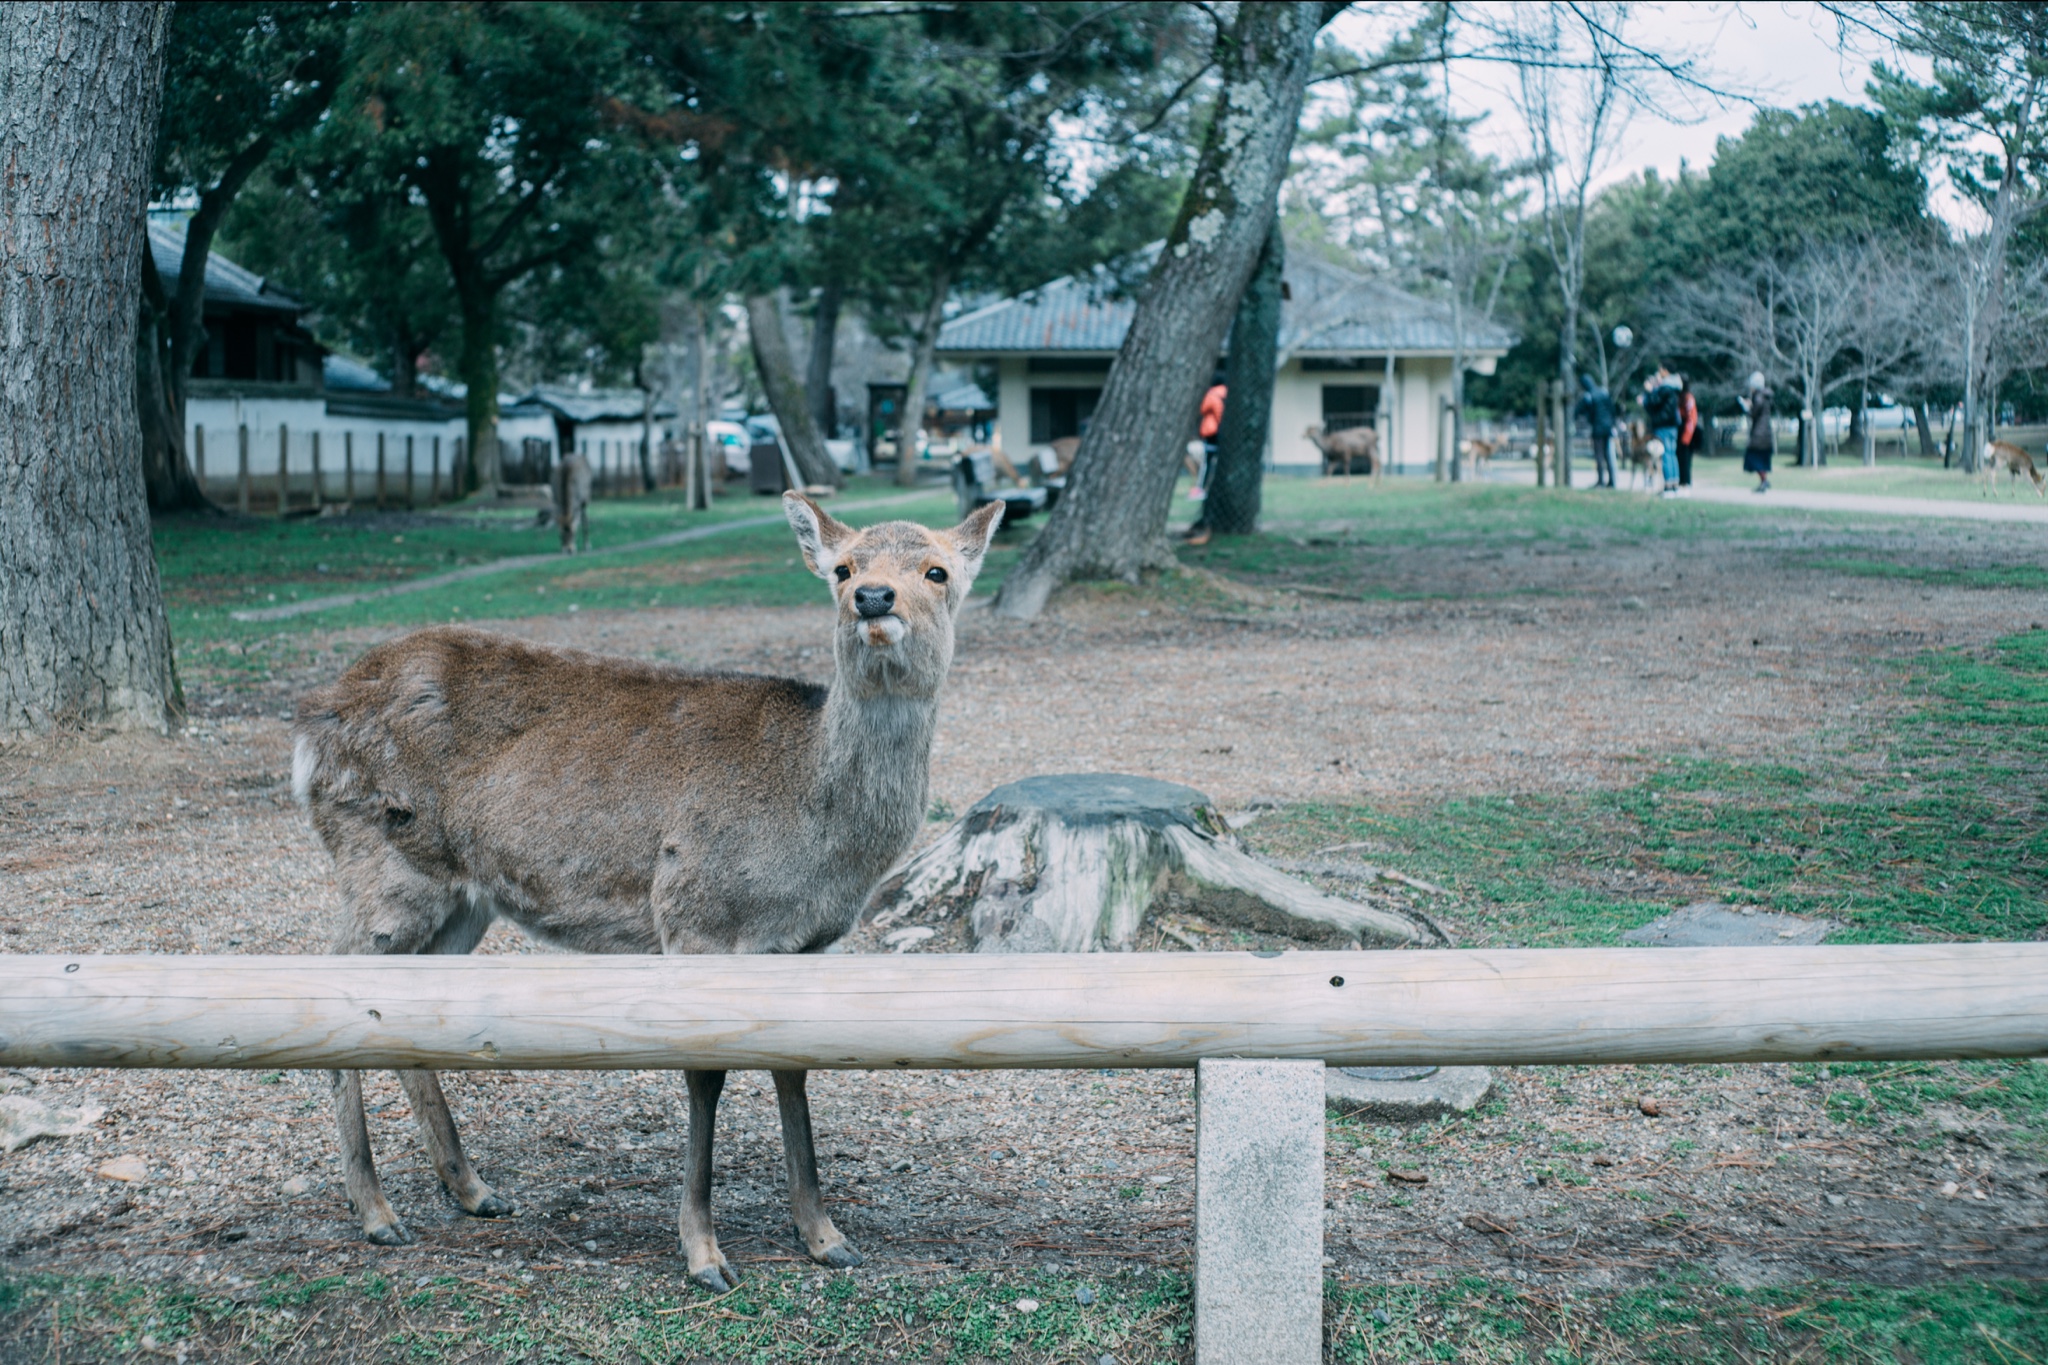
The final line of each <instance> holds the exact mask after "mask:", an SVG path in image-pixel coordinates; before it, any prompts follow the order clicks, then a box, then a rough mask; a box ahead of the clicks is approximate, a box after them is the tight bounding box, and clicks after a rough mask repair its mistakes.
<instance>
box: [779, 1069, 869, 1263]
mask: <svg viewBox="0 0 2048 1365" xmlns="http://www.w3.org/2000/svg"><path fill="white" fill-rule="evenodd" d="M773 1074H774V1076H775V1106H776V1108H777V1109H778V1110H780V1111H781V1114H782V1159H783V1162H784V1164H785V1165H786V1166H787V1167H788V1170H789V1212H790V1215H791V1216H792V1217H794V1218H795V1219H796V1230H797V1234H798V1235H799V1236H801V1237H802V1238H803V1239H804V1252H805V1254H806V1255H808V1256H809V1257H810V1258H811V1259H812V1260H814V1261H816V1262H817V1263H818V1264H819V1265H829V1266H831V1267H833V1268H834V1269H836V1270H844V1269H847V1268H849V1267H852V1266H857V1265H859V1264H860V1263H861V1256H860V1253H859V1252H858V1251H855V1250H854V1249H853V1244H852V1243H851V1242H849V1241H847V1240H846V1235H845V1234H844V1233H842V1232H841V1231H840V1230H839V1229H838V1228H836V1227H834V1226H833V1225H832V1218H831V1215H829V1214H827V1213H826V1212H825V1197H824V1196H823V1195H822V1194H820V1193H819V1192H818V1153H817V1148H816V1147H815V1146H814V1145H813V1143H812V1140H811V1101H810V1098H809V1096H807V1095H805V1094H804V1078H805V1077H806V1076H807V1075H808V1074H809V1073H807V1072H803V1071H777V1072H774V1073H773Z"/></svg>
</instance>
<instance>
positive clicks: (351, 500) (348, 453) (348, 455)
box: [341, 431, 356, 512]
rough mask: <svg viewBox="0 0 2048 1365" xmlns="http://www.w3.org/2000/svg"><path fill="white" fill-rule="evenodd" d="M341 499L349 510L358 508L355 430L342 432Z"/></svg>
mask: <svg viewBox="0 0 2048 1365" xmlns="http://www.w3.org/2000/svg"><path fill="white" fill-rule="evenodd" d="M341 500H342V502H343V503H344V504H345V505H346V506H347V507H348V510H349V511H351V512H353V511H355V510H356V434H355V432H353V431H344V432H343V433H341Z"/></svg>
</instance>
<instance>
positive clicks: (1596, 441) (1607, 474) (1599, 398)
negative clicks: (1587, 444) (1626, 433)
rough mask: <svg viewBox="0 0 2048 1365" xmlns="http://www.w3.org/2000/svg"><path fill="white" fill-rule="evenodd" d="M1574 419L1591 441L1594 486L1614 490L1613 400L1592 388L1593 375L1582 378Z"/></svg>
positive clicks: (1597, 388) (1582, 376)
mask: <svg viewBox="0 0 2048 1365" xmlns="http://www.w3.org/2000/svg"><path fill="white" fill-rule="evenodd" d="M1573 415H1574V416H1576V417H1579V418H1581V419H1582V420H1583V421H1584V422H1585V424H1586V430H1587V432H1588V433H1589V434H1590V435H1591V436H1592V438H1593V471H1594V475H1595V478H1594V480H1593V486H1594V487H1595V488H1612V487H1614V417H1615V411H1614V396H1613V395H1612V394H1610V393H1608V392H1607V390H1605V389H1603V388H1601V387H1600V386H1599V385H1598V384H1595V383H1594V382H1593V376H1592V375H1590V374H1582V375H1580V376H1579V401H1578V404H1577V406H1576V408H1575V410H1574V413H1573Z"/></svg>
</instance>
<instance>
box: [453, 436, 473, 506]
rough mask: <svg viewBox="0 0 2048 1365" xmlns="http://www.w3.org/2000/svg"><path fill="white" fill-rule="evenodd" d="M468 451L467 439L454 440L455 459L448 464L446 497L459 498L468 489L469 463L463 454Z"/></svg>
mask: <svg viewBox="0 0 2048 1365" xmlns="http://www.w3.org/2000/svg"><path fill="white" fill-rule="evenodd" d="M468 449H469V438H468V437H467V436H458V437H456V438H455V458H454V459H453V460H451V461H450V462H449V464H448V496H449V497H451V498H459V497H461V496H462V494H463V493H464V492H465V491H466V490H467V489H468V488H469V461H468V460H466V459H464V458H463V452H464V451H466V450H468Z"/></svg>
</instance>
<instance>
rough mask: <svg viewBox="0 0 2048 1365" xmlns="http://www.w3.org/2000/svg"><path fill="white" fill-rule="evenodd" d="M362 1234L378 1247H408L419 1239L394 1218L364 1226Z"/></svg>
mask: <svg viewBox="0 0 2048 1365" xmlns="http://www.w3.org/2000/svg"><path fill="white" fill-rule="evenodd" d="M363 1236H365V1237H367V1238H369V1239H370V1240H371V1241H373V1242H375V1243H376V1244H377V1245H378V1246H380V1247H409V1246H411V1245H412V1244H413V1243H414V1242H416V1241H418V1240H419V1239H418V1238H416V1237H414V1236H413V1235H412V1229H411V1228H408V1227H407V1226H406V1225H405V1224H403V1223H401V1222H398V1221H396V1220H395V1219H394V1220H393V1221H391V1222H389V1223H379V1224H378V1225H377V1226H375V1227H370V1228H364V1229H363Z"/></svg>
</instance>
